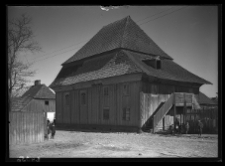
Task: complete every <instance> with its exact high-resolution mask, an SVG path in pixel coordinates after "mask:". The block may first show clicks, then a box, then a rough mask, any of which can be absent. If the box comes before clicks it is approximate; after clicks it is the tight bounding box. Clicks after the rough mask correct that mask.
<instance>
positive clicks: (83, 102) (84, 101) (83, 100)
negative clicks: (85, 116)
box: [81, 92, 86, 105]
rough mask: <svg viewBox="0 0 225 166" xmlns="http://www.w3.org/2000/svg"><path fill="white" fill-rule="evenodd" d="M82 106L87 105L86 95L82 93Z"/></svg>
mask: <svg viewBox="0 0 225 166" xmlns="http://www.w3.org/2000/svg"><path fill="white" fill-rule="evenodd" d="M81 104H82V105H85V104H86V93H85V92H81Z"/></svg>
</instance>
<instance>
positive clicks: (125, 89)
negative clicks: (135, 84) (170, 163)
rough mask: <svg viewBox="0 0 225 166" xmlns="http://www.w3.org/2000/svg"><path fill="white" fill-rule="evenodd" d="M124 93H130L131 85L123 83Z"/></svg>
mask: <svg viewBox="0 0 225 166" xmlns="http://www.w3.org/2000/svg"><path fill="white" fill-rule="evenodd" d="M123 94H124V95H125V96H127V95H129V85H128V84H124V85H123Z"/></svg>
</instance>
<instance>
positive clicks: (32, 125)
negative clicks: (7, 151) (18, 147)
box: [9, 80, 55, 144]
mask: <svg viewBox="0 0 225 166" xmlns="http://www.w3.org/2000/svg"><path fill="white" fill-rule="evenodd" d="M11 108H12V111H10V112H9V143H10V144H21V143H34V142H41V141H44V136H45V133H46V121H47V118H48V119H49V120H51V121H53V119H54V116H55V94H54V91H52V90H51V89H50V88H48V87H47V86H46V85H44V84H41V81H40V80H36V81H35V82H34V85H33V86H31V87H30V88H29V89H28V90H27V91H26V92H25V93H24V94H23V95H22V96H21V97H19V98H17V99H16V100H14V101H13V103H12V107H11Z"/></svg>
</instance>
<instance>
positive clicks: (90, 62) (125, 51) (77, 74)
mask: <svg viewBox="0 0 225 166" xmlns="http://www.w3.org/2000/svg"><path fill="white" fill-rule="evenodd" d="M155 57H157V58H159V59H160V60H161V68H160V69H155V68H153V67H151V66H149V65H147V64H145V63H144V62H143V60H144V59H152V58H155ZM131 73H145V74H147V75H149V76H151V77H155V78H159V79H164V80H172V81H177V82H181V83H196V84H199V85H202V84H211V83H210V82H208V81H207V80H204V79H202V78H200V77H198V76H196V75H195V74H192V73H191V72H189V71H187V70H186V69H184V68H183V67H181V66H180V65H178V64H176V63H175V62H174V61H173V59H172V58H171V57H170V56H169V55H167V54H166V53H165V52H164V51H162V50H161V49H160V48H159V47H158V46H157V44H155V43H154V42H153V41H152V39H151V38H150V37H148V35H146V34H145V32H144V31H143V30H141V28H140V27H139V26H138V25H137V24H136V23H135V22H134V21H133V20H132V19H131V18H130V17H129V16H128V17H126V18H124V19H121V20H119V21H116V22H113V23H111V24H109V25H107V26H104V27H103V28H102V29H101V30H100V31H99V32H98V33H97V34H96V35H95V36H94V37H93V38H92V39H91V40H90V41H89V42H88V43H87V44H85V45H84V46H83V47H82V48H81V49H80V50H79V51H78V52H77V53H75V54H74V55H73V56H72V57H71V58H69V59H68V60H67V61H66V62H64V64H63V68H62V69H61V71H60V72H59V74H58V75H57V77H56V79H55V80H54V81H53V83H52V84H51V85H50V87H52V88H53V87H55V86H63V85H72V84H75V83H80V82H86V81H91V80H97V79H103V78H109V77H113V76H121V75H125V74H131Z"/></svg>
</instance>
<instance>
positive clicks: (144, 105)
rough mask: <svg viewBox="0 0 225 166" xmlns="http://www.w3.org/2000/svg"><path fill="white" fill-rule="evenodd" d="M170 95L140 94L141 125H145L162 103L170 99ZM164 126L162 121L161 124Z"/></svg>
mask: <svg viewBox="0 0 225 166" xmlns="http://www.w3.org/2000/svg"><path fill="white" fill-rule="evenodd" d="M169 97H170V94H151V93H143V92H141V93H140V104H141V125H144V124H145V123H146V121H147V120H148V119H149V118H150V117H151V115H152V114H153V113H154V112H155V111H156V109H157V108H158V107H159V105H160V104H161V103H162V102H165V101H167V100H168V99H169ZM159 125H162V120H161V121H160V122H159Z"/></svg>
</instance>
